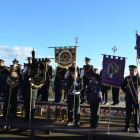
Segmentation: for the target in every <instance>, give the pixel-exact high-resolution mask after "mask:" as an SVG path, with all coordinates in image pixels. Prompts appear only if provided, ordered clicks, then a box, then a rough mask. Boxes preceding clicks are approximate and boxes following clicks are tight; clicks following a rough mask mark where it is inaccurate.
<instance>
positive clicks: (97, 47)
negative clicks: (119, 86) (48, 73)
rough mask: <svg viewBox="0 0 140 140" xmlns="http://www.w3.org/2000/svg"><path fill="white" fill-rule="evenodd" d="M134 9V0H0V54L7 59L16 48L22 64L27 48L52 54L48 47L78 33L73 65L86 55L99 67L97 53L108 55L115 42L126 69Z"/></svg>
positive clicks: (132, 55)
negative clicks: (75, 56)
mask: <svg viewBox="0 0 140 140" xmlns="http://www.w3.org/2000/svg"><path fill="white" fill-rule="evenodd" d="M139 9H140V5H139V0H0V58H1V59H4V60H5V64H6V65H10V64H12V60H13V59H14V58H15V57H16V54H17V59H18V60H19V62H20V64H23V63H24V62H27V60H25V59H26V58H27V57H28V56H31V51H32V49H33V48H35V51H36V57H38V58H40V57H49V58H53V57H54V49H49V48H48V47H58V46H75V37H79V40H78V46H79V47H78V52H77V65H78V66H79V67H82V66H83V65H84V64H85V61H84V59H85V57H89V58H91V64H92V65H93V66H94V67H96V68H99V69H101V67H102V63H101V62H102V59H103V56H102V55H101V54H107V55H113V51H112V48H113V47H114V46H116V47H117V51H116V53H115V55H116V56H121V57H127V59H126V68H125V74H128V65H132V64H133V65H136V51H135V50H134V47H135V45H136V37H135V31H136V30H137V31H138V34H140V18H139V13H140V12H139ZM51 65H52V66H53V67H54V68H55V62H54V60H52V62H51Z"/></svg>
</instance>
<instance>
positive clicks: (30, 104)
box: [29, 83, 32, 122]
mask: <svg viewBox="0 0 140 140" xmlns="http://www.w3.org/2000/svg"><path fill="white" fill-rule="evenodd" d="M31 106H32V83H30V114H29V122H31Z"/></svg>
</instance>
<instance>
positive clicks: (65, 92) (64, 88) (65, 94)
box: [63, 63, 80, 101]
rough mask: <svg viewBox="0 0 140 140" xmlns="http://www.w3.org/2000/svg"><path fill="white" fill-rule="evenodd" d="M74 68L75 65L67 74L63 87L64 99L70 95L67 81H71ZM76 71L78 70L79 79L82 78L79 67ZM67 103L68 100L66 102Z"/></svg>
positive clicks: (73, 64) (73, 65)
mask: <svg viewBox="0 0 140 140" xmlns="http://www.w3.org/2000/svg"><path fill="white" fill-rule="evenodd" d="M73 68H75V63H72V65H71V66H70V67H69V68H68V70H67V72H66V74H65V84H64V86H63V91H64V99H65V98H66V96H67V95H68V90H67V88H66V87H67V81H69V79H71V78H72V77H71V71H72V70H73ZM76 70H77V74H78V77H80V69H79V67H78V66H76ZM65 101H66V100H65Z"/></svg>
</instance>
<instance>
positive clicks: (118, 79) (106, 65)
mask: <svg viewBox="0 0 140 140" xmlns="http://www.w3.org/2000/svg"><path fill="white" fill-rule="evenodd" d="M124 68H125V58H124V57H117V56H111V55H104V57H103V74H102V82H103V85H107V86H113V87H116V88H119V87H120V86H121V83H122V81H123V80H124Z"/></svg>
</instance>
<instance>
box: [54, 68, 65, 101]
mask: <svg viewBox="0 0 140 140" xmlns="http://www.w3.org/2000/svg"><path fill="white" fill-rule="evenodd" d="M54 73H55V80H54V86H55V100H54V102H57V103H59V102H60V101H61V95H62V87H63V84H64V83H65V80H64V76H65V73H66V68H61V67H59V66H58V67H57V68H56V70H55V72H54Z"/></svg>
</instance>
